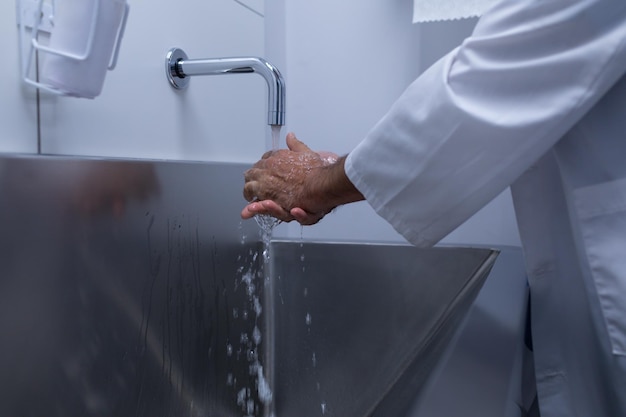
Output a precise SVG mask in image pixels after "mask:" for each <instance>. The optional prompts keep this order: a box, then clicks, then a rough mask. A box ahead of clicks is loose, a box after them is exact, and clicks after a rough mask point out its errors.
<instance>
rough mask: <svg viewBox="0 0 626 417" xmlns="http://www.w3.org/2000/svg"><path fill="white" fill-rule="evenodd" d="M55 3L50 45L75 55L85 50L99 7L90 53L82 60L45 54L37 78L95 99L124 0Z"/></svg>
mask: <svg viewBox="0 0 626 417" xmlns="http://www.w3.org/2000/svg"><path fill="white" fill-rule="evenodd" d="M56 3H57V6H56V7H57V8H56V11H55V23H54V29H53V30H52V34H51V36H50V48H52V49H54V50H59V51H62V52H66V53H71V54H75V55H82V54H84V53H85V51H86V50H87V39H88V38H89V34H90V32H91V30H92V20H93V13H94V8H95V7H96V6H98V10H97V13H98V16H97V19H96V24H95V28H94V31H95V32H94V35H93V42H92V48H91V53H90V54H89V56H88V57H87V58H86V59H84V60H76V59H73V58H70V57H65V56H61V55H56V54H52V53H46V54H45V56H44V60H43V65H42V70H41V77H40V81H41V82H42V83H44V84H46V85H49V86H52V87H54V88H56V89H58V90H59V91H61V92H63V93H64V94H67V95H71V96H75V97H85V98H94V97H96V96H98V95H99V94H100V92H101V91H102V86H103V84H104V79H105V76H106V72H107V69H108V66H109V62H110V60H111V55H112V52H113V48H114V46H115V40H116V38H117V34H118V31H119V28H120V25H121V23H122V17H123V15H124V9H125V6H126V2H125V0H99V1H96V0H57V1H56Z"/></svg>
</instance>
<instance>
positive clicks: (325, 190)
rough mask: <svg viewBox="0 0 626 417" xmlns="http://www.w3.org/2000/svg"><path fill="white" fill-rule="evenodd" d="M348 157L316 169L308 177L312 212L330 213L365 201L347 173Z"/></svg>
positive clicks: (307, 187)
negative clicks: (336, 208) (338, 208)
mask: <svg viewBox="0 0 626 417" xmlns="http://www.w3.org/2000/svg"><path fill="white" fill-rule="evenodd" d="M345 160H346V156H342V157H340V158H338V159H337V161H336V162H334V163H332V164H329V165H326V166H321V167H317V168H315V169H314V170H313V171H312V172H311V175H309V176H308V177H307V184H306V186H305V194H306V196H307V200H309V202H310V211H311V212H315V213H320V212H323V213H328V212H329V211H331V210H332V209H334V208H335V207H337V206H340V205H343V204H348V203H352V202H355V201H360V200H364V197H363V194H361V192H359V190H357V188H356V187H355V186H354V184H352V182H351V181H350V179H349V178H348V176H347V175H346V172H345V167H344V165H345Z"/></svg>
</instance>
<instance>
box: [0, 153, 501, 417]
mask: <svg viewBox="0 0 626 417" xmlns="http://www.w3.org/2000/svg"><path fill="white" fill-rule="evenodd" d="M246 168H247V166H246V165H242V164H219V163H212V164H208V163H188V162H167V161H134V160H103V159H88V158H64V157H42V156H15V155H3V156H0V196H1V198H0V334H1V335H2V336H1V337H2V343H0V369H2V372H0V417H16V416H23V417H39V416H46V417H55V416H64V417H67V416H81V417H89V416H103V415H107V416H116V417H123V416H134V417H142V416H146V417H147V416H150V417H153V416H172V417H173V416H183V415H184V416H216V417H230V416H232V417H242V416H248V415H255V416H267V417H269V416H272V415H273V416H275V417H307V416H319V415H324V414H326V415H332V416H341V417H350V416H354V417H363V416H384V417H390V416H394V417H395V416H404V415H407V413H408V410H409V408H410V405H411V403H412V402H413V401H414V400H415V398H416V397H417V396H418V395H419V393H420V392H421V391H422V390H423V388H424V384H425V382H426V381H427V380H428V376H429V375H430V373H431V371H432V370H433V369H434V367H435V366H436V364H437V363H438V359H439V358H440V357H441V356H442V354H443V353H444V352H445V351H446V349H445V347H446V346H447V345H448V344H449V341H450V338H451V336H452V335H453V334H454V333H455V330H456V329H457V328H458V327H459V323H460V322H461V321H462V320H463V318H464V317H465V316H466V312H467V311H468V309H469V308H470V306H471V305H472V302H473V300H474V298H475V297H476V295H477V294H478V292H479V290H480V288H481V286H482V284H483V282H484V280H485V279H486V277H487V276H488V272H489V270H490V268H491V267H492V265H493V263H494V260H495V259H496V255H497V251H493V250H490V249H477V248H435V249H429V250H420V249H415V248H413V247H410V246H404V245H385V244H356V243H332V242H300V241H296V242H293V241H292V242H289V241H273V242H272V243H271V247H270V250H269V255H270V257H269V262H267V263H266V262H265V261H264V258H263V256H262V252H263V250H262V249H263V247H262V245H261V243H259V241H260V237H259V232H258V228H257V226H256V224H255V223H254V222H252V221H249V222H241V220H240V219H239V211H240V209H241V207H242V205H243V203H244V201H243V199H242V197H241V184H242V173H243V171H244V170H245V169H246Z"/></svg>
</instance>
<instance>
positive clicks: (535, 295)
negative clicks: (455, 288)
mask: <svg viewBox="0 0 626 417" xmlns="http://www.w3.org/2000/svg"><path fill="white" fill-rule="evenodd" d="M624 74H626V1H624V0H517V1H516V0H503V1H501V2H500V3H498V4H496V6H494V7H493V8H492V9H490V10H489V11H488V12H487V13H486V14H485V15H484V16H483V17H482V18H481V19H480V20H479V22H478V24H477V26H476V29H475V31H474V33H473V34H472V36H471V37H470V38H468V39H467V40H466V41H465V42H464V43H463V44H462V45H461V46H460V47H459V48H457V49H455V50H454V51H452V52H451V53H449V54H448V55H447V56H445V57H444V58H443V59H441V60H440V61H439V62H437V63H436V64H434V65H433V66H432V67H431V68H430V69H428V70H427V71H426V72H425V73H424V74H423V75H422V76H421V77H420V78H419V79H417V80H416V81H415V82H414V83H413V84H412V85H411V86H410V87H409V88H408V89H407V90H406V92H405V93H404V94H403V95H402V97H401V98H400V99H399V100H398V101H397V102H396V103H395V104H394V106H393V107H392V108H391V110H390V111H389V113H388V114H387V115H386V116H385V117H384V118H383V119H382V120H381V121H380V122H379V124H378V125H377V126H376V127H375V128H374V129H373V130H372V131H371V132H370V134H369V135H368V136H367V137H366V138H365V139H364V141H363V142H362V143H361V144H359V146H358V147H357V148H355V150H354V151H353V152H351V153H350V155H349V156H348V159H347V161H346V173H347V175H348V177H349V178H350V180H351V181H352V182H353V183H354V184H355V186H356V187H357V188H358V189H359V190H360V191H361V192H362V193H363V194H364V195H365V197H366V199H367V200H368V201H369V203H370V204H371V205H372V206H373V208H374V209H375V210H376V211H377V212H378V213H379V214H380V215H381V216H382V217H384V218H385V219H386V220H388V221H389V222H390V223H391V224H392V225H393V226H394V227H395V228H396V230H398V232H400V233H401V234H402V235H404V236H405V237H406V238H407V240H409V241H410V242H412V243H413V244H415V245H418V246H428V245H432V244H435V243H436V242H438V241H439V240H440V239H441V238H443V237H444V236H445V235H446V234H447V233H449V232H450V231H452V230H453V229H454V228H455V227H457V226H458V225H459V224H461V223H462V222H463V221H465V220H466V219H467V218H469V217H470V216H471V215H472V214H473V213H475V212H476V211H477V210H478V209H480V208H481V207H482V206H483V205H485V204H486V203H487V202H489V201H490V200H491V199H492V198H494V197H495V196H497V195H498V194H499V193H500V192H501V191H502V190H504V189H505V188H506V187H507V186H511V190H512V193H513V199H514V205H515V209H516V215H517V218H518V224H519V228H520V234H521V237H522V242H523V246H524V253H525V256H526V262H527V269H528V275H529V283H530V288H531V303H532V307H531V311H532V334H533V342H534V352H535V367H536V376H537V385H538V395H539V406H540V410H541V413H542V416H543V417H553V416H567V417H573V416H581V417H602V416H617V417H624V416H626V76H625V75H624Z"/></svg>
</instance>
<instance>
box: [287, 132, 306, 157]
mask: <svg viewBox="0 0 626 417" xmlns="http://www.w3.org/2000/svg"><path fill="white" fill-rule="evenodd" d="M286 141H287V147H288V148H289V150H290V151H294V152H307V151H308V152H311V149H309V147H308V146H306V145H305V144H304V142H301V141H300V140H299V139H298V138H297V137H296V135H295V133H292V132H289V133H287V140H286Z"/></svg>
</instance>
